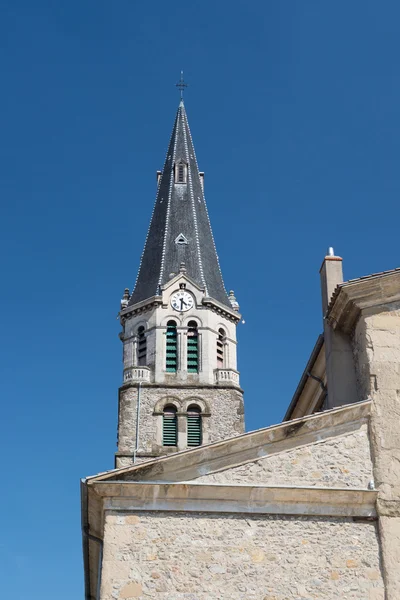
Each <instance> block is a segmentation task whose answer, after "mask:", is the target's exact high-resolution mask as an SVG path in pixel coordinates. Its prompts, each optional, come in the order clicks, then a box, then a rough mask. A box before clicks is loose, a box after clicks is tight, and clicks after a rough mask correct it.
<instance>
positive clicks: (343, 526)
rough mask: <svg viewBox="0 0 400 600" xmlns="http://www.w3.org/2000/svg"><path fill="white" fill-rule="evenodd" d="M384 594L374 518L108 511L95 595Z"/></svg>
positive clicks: (247, 598)
mask: <svg viewBox="0 0 400 600" xmlns="http://www.w3.org/2000/svg"><path fill="white" fill-rule="evenodd" d="M136 598H142V599H143V600H145V599H147V598H154V599H156V600H172V599H173V600H289V599H296V600H300V599H307V600H311V599H313V600H314V599H321V600H322V599H323V600H338V598H341V599H342V598H343V599H344V598H346V599H349V600H350V599H352V600H384V590H383V581H382V574H381V570H380V563H379V544H378V539H377V528H376V523H374V522H368V521H366V522H360V521H359V522H355V521H353V520H352V519H348V518H342V519H339V518H327V517H325V518H316V517H279V516H267V515H262V516H253V515H249V514H247V515H228V514H218V515H213V514H204V513H192V514H182V513H167V512H164V513H159V512H157V513H151V512H143V513H136V514H129V513H113V512H108V513H107V515H106V521H105V550H104V556H103V569H102V584H101V600H120V599H121V600H122V599H123V600H133V599H136Z"/></svg>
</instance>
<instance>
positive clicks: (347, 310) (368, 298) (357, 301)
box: [326, 269, 400, 333]
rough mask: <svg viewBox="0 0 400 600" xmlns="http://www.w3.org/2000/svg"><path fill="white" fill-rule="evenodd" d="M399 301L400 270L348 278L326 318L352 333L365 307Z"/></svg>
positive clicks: (335, 327) (340, 287)
mask: <svg viewBox="0 0 400 600" xmlns="http://www.w3.org/2000/svg"><path fill="white" fill-rule="evenodd" d="M393 302H400V269H394V270H393V271H387V272H385V273H377V274H376V275H369V276H368V277H364V278H360V279H355V280H353V281H352V280H350V281H347V282H346V283H343V284H341V285H339V286H338V287H337V288H336V291H335V293H334V294H333V296H332V300H331V302H330V305H329V306H328V311H327V314H326V318H327V320H328V322H329V324H330V325H331V327H332V328H333V329H340V330H341V331H343V332H345V333H350V332H351V331H352V330H353V328H354V326H355V324H356V322H357V320H358V318H359V316H360V313H361V311H362V310H364V309H368V308H377V307H379V306H381V307H382V306H385V305H387V304H389V303H393Z"/></svg>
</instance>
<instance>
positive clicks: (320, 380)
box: [307, 371, 326, 392]
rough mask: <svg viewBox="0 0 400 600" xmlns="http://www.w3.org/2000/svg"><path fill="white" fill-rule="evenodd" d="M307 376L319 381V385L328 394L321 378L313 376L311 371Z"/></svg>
mask: <svg viewBox="0 0 400 600" xmlns="http://www.w3.org/2000/svg"><path fill="white" fill-rule="evenodd" d="M307 375H308V377H311V379H314V381H318V383H319V385H320V386H321V389H322V391H323V392H326V385H325V384H324V382H323V381H322V379H321V377H317V376H316V375H313V374H312V373H311V372H310V371H307Z"/></svg>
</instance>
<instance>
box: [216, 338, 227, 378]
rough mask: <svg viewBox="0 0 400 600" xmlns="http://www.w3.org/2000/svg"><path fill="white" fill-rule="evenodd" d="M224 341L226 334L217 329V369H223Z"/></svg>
mask: <svg viewBox="0 0 400 600" xmlns="http://www.w3.org/2000/svg"><path fill="white" fill-rule="evenodd" d="M225 340H226V333H225V330H224V329H222V328H221V329H218V338H217V367H218V369H223V368H224V344H225Z"/></svg>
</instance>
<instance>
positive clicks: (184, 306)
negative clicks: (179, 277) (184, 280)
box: [171, 290, 194, 312]
mask: <svg viewBox="0 0 400 600" xmlns="http://www.w3.org/2000/svg"><path fill="white" fill-rule="evenodd" d="M171 306H172V308H173V309H174V310H178V311H179V312H186V311H187V310H190V309H191V308H193V306H194V301H193V296H192V295H191V294H189V292H185V291H184V290H179V292H175V294H172V296H171Z"/></svg>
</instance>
